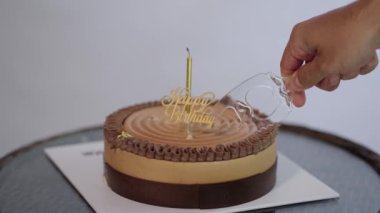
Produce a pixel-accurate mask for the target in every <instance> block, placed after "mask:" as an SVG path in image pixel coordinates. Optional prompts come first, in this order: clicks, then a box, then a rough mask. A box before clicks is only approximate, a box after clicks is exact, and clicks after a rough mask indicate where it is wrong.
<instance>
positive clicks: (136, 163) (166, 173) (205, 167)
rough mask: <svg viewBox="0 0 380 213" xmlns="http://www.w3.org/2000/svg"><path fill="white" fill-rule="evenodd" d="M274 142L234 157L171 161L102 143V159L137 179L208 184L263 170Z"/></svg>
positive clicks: (273, 151) (273, 155)
mask: <svg viewBox="0 0 380 213" xmlns="http://www.w3.org/2000/svg"><path fill="white" fill-rule="evenodd" d="M276 156H277V152H276V142H273V144H272V145H270V146H269V147H268V148H267V149H265V150H263V151H261V152H259V153H257V154H255V155H249V156H246V157H242V158H236V159H233V160H224V161H213V162H173V161H165V160H156V159H150V158H146V157H143V156H139V155H136V154H133V153H130V152H126V151H123V150H120V149H111V147H110V144H109V143H108V142H105V150H104V160H105V162H106V163H108V164H109V165H110V166H111V167H112V168H114V169H116V170H117V171H119V172H121V173H123V174H126V175H130V176H133V177H136V178H140V179H145V180H151V181H157V182H163V183H173V184H207V183H219V182H226V181H232V180H238V179H242V178H245V177H249V176H253V175H256V174H260V173H263V172H264V171H266V170H268V169H269V168H270V167H271V166H272V165H273V164H274V163H275V161H276Z"/></svg>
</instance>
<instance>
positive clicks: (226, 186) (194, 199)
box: [104, 161, 277, 209]
mask: <svg viewBox="0 0 380 213" xmlns="http://www.w3.org/2000/svg"><path fill="white" fill-rule="evenodd" d="M276 167H277V161H276V162H275V163H274V164H273V166H271V167H270V168H269V169H268V170H266V171H265V172H263V173H261V174H258V175H253V176H251V177H247V178H243V179H240V180H235V181H228V182H223V183H214V184H190V185H185V184H168V183H160V182H154V181H149V180H143V179H139V178H135V177H132V176H129V175H125V174H122V173H120V172H118V171H117V170H115V169H113V168H112V167H111V166H109V165H108V164H107V163H104V173H105V177H106V180H107V183H108V186H109V187H110V188H111V189H112V190H113V191H114V192H116V193H117V194H119V195H121V196H123V197H126V198H129V199H131V200H135V201H138V202H142V203H147V204H152V205H157V206H166V207H174V208H199V209H210V208H222V207H227V206H233V205H238V204H242V203H245V202H249V201H251V200H254V199H257V198H259V197H261V196H263V195H265V194H266V193H268V192H269V191H270V190H271V189H272V188H273V187H274V185H275V182H276Z"/></svg>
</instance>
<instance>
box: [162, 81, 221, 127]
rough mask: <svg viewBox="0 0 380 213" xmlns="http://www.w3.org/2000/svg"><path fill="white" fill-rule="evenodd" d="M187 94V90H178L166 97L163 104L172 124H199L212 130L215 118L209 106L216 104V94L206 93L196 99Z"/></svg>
mask: <svg viewBox="0 0 380 213" xmlns="http://www.w3.org/2000/svg"><path fill="white" fill-rule="evenodd" d="M187 94H188V92H187V89H185V88H182V89H181V88H177V89H173V90H172V91H171V92H170V94H169V95H167V96H164V97H163V98H162V99H161V104H162V106H163V107H164V108H165V115H166V116H167V117H168V118H169V120H170V121H172V122H184V123H197V124H203V125H206V126H207V127H209V128H211V127H212V126H213V124H214V122H215V116H214V114H213V111H212V109H211V108H210V107H209V106H210V105H211V104H213V103H214V102H215V100H216V99H215V94H214V93H212V92H205V93H203V94H202V95H200V96H195V97H191V96H188V95H187Z"/></svg>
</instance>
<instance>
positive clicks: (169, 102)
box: [161, 48, 215, 128]
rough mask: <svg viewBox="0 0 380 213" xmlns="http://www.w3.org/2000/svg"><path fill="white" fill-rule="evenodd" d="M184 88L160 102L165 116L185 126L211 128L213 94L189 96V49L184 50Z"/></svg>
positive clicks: (212, 120) (177, 89) (174, 90)
mask: <svg viewBox="0 0 380 213" xmlns="http://www.w3.org/2000/svg"><path fill="white" fill-rule="evenodd" d="M186 51H187V60H186V62H187V63H186V88H176V89H173V90H172V91H171V92H170V94H169V95H167V96H164V97H163V98H162V100H161V104H162V106H163V107H164V108H165V115H166V116H167V117H168V118H169V120H170V121H172V122H184V123H186V124H188V125H189V124H194V123H195V124H201V125H205V126H207V127H209V128H211V127H212V126H213V124H214V121H215V116H214V115H213V112H212V109H211V108H209V106H210V105H211V104H213V103H214V102H215V94H214V93H212V92H205V93H203V94H202V95H200V96H195V97H192V96H191V77H192V62H193V59H192V57H191V55H190V50H189V48H186Z"/></svg>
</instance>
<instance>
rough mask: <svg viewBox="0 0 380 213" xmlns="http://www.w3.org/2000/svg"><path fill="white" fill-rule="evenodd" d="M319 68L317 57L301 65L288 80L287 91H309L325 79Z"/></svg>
mask: <svg viewBox="0 0 380 213" xmlns="http://www.w3.org/2000/svg"><path fill="white" fill-rule="evenodd" d="M320 67H321V66H320V60H319V58H318V57H316V58H314V59H313V60H312V61H310V62H308V63H306V64H304V65H302V66H301V67H300V68H299V69H298V70H297V71H295V72H294V73H293V75H292V77H291V78H290V79H289V81H288V84H287V88H288V90H290V91H304V90H305V89H309V88H310V87H313V86H314V85H316V84H317V83H318V82H320V81H321V80H322V79H323V78H325V77H326V75H325V72H324V71H322V70H321V69H320Z"/></svg>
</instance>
